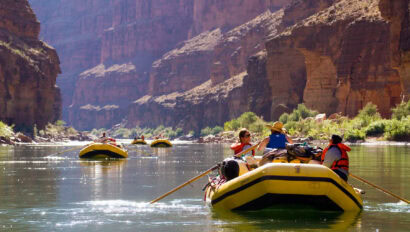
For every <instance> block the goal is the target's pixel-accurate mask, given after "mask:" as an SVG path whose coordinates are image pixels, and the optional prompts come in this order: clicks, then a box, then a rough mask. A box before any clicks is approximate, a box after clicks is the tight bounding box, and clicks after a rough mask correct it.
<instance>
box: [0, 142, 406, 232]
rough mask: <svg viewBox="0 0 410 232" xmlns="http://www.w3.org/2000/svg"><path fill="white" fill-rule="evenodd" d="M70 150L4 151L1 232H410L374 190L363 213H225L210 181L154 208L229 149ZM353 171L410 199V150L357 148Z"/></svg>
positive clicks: (0, 155) (0, 156)
mask: <svg viewBox="0 0 410 232" xmlns="http://www.w3.org/2000/svg"><path fill="white" fill-rule="evenodd" d="M69 148H70V147H67V146H18V147H0V231H99V232H100V231H190V232H193V231H277V230H280V231H318V230H319V231H389V232H393V231H410V206H409V205H405V204H402V203H399V202H398V200H396V199H394V198H392V197H390V196H387V195H385V194H384V193H381V192H380V191H377V190H375V189H373V188H372V187H369V186H366V185H364V184H362V183H360V182H358V181H355V180H353V179H350V180H349V182H350V183H352V184H353V185H355V186H356V187H359V188H361V189H364V190H365V191H366V194H365V195H364V196H363V200H364V209H363V211H362V212H360V213H353V214H352V213H334V212H327V213H320V212H315V211H301V212H299V211H292V210H288V211H286V210H281V211H277V210H263V211H255V212H215V211H213V210H212V209H210V208H209V207H208V206H206V205H205V204H204V202H203V192H202V187H203V186H204V185H205V183H206V178H203V179H201V180H199V181H197V182H195V183H193V184H192V185H188V186H187V187H185V188H184V189H181V190H180V191H178V192H176V193H174V194H172V195H170V196H169V197H167V198H165V199H163V200H162V201H160V202H159V203H157V204H153V205H150V204H148V202H149V201H150V200H152V199H154V198H156V197H157V196H160V195H161V194H163V193H165V192H167V191H169V190H170V189H172V188H173V187H175V186H177V185H179V184H181V183H183V182H185V181H186V180H188V179H189V178H191V177H193V176H195V175H198V174H199V173H200V172H202V171H204V170H207V169H208V168H209V167H211V166H213V165H214V164H215V163H216V162H218V161H221V160H222V159H223V158H224V157H228V156H229V155H231V151H230V150H229V147H228V146H227V145H216V144H207V145H204V144H184V143H181V144H176V145H175V146H174V147H173V148H169V149H167V148H162V149H159V148H157V149H152V148H149V147H148V146H140V147H133V149H136V150H134V151H132V152H130V153H129V156H130V157H129V158H128V159H126V160H121V161H83V160H79V159H78V151H72V152H67V153H64V154H61V155H58V156H51V157H47V156H48V155H50V154H53V153H56V152H59V151H62V150H64V149H69ZM352 148H353V149H352V152H350V153H349V155H350V169H351V172H352V173H354V174H356V175H358V176H360V177H362V178H365V179H367V180H369V181H371V182H373V183H375V184H378V185H379V186H382V187H384V188H386V189H388V190H390V191H392V192H394V193H396V194H397V195H400V196H402V197H405V198H407V199H409V198H410V184H409V183H410V181H409V180H410V147H406V146H386V145H385V146H352Z"/></svg>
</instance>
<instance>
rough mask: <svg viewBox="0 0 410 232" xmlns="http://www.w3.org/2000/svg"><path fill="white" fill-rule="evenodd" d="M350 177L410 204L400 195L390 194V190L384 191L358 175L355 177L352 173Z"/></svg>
mask: <svg viewBox="0 0 410 232" xmlns="http://www.w3.org/2000/svg"><path fill="white" fill-rule="evenodd" d="M349 175H350V176H351V177H353V178H355V179H357V180H360V181H361V182H363V183H366V184H368V185H370V186H372V187H374V188H377V189H378V190H380V191H382V192H384V193H386V194H389V195H390V196H393V197H395V198H397V199H399V200H401V201H404V202H406V203H407V204H409V203H410V201H409V200H407V199H404V198H402V197H400V196H398V195H396V194H394V193H392V192H390V191H388V190H386V189H383V188H382V187H379V186H377V185H375V184H372V183H370V182H369V181H367V180H365V179H363V178H361V177H358V176H356V175H354V174H352V173H349Z"/></svg>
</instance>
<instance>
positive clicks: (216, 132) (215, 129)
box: [212, 126, 224, 135]
mask: <svg viewBox="0 0 410 232" xmlns="http://www.w3.org/2000/svg"><path fill="white" fill-rule="evenodd" d="M223 130H224V128H222V127H221V126H216V127H214V128H213V129H212V134H213V135H216V134H219V133H221V132H222V131H223Z"/></svg>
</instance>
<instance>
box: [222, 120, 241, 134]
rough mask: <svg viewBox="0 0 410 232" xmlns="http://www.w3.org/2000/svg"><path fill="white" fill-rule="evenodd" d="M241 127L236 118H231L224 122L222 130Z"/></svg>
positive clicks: (232, 129) (233, 129)
mask: <svg viewBox="0 0 410 232" xmlns="http://www.w3.org/2000/svg"><path fill="white" fill-rule="evenodd" d="M240 127H241V124H240V123H239V121H238V120H237V119H232V120H231V121H227V122H225V123H224V130H225V131H236V130H238V129H239V128H240Z"/></svg>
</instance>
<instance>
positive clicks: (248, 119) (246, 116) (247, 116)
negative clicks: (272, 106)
mask: <svg viewBox="0 0 410 232" xmlns="http://www.w3.org/2000/svg"><path fill="white" fill-rule="evenodd" d="M258 119H259V117H258V116H257V115H256V114H255V113H253V112H245V113H243V114H242V115H241V116H240V117H239V118H238V121H239V123H240V126H241V127H242V128H249V126H250V125H251V124H252V123H254V122H256V121H257V120H258Z"/></svg>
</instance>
